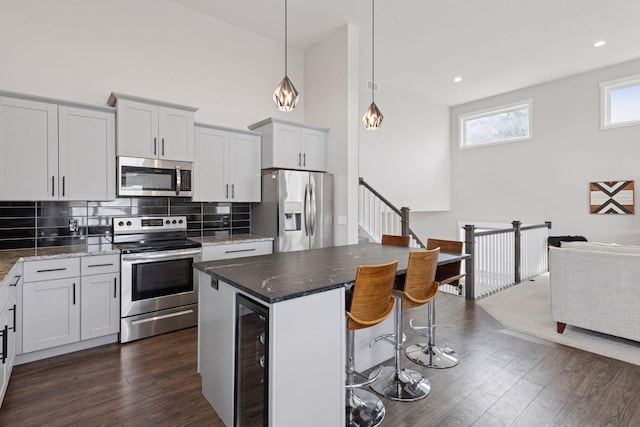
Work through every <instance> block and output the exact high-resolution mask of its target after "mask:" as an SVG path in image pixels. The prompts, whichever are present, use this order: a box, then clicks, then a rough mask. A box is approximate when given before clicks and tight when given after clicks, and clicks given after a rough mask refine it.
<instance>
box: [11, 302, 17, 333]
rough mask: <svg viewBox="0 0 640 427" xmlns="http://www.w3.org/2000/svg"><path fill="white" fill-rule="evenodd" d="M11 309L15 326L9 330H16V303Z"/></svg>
mask: <svg viewBox="0 0 640 427" xmlns="http://www.w3.org/2000/svg"><path fill="white" fill-rule="evenodd" d="M9 311H13V326H12V327H11V328H9V330H11V331H13V332H16V305H15V304H13V308H10V309H9Z"/></svg>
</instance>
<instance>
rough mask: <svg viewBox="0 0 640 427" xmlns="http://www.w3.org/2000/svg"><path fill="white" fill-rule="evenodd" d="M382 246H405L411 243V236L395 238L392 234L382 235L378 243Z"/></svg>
mask: <svg viewBox="0 0 640 427" xmlns="http://www.w3.org/2000/svg"><path fill="white" fill-rule="evenodd" d="M380 243H382V244H383V245H392V246H406V247H409V244H410V243H411V236H395V235H393V234H383V235H382V240H381V241H380Z"/></svg>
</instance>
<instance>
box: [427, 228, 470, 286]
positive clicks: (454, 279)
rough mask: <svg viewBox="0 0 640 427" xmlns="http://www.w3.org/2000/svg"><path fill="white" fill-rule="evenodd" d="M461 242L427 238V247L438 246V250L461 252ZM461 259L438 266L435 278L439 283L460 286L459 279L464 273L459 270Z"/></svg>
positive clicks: (453, 252) (433, 247)
mask: <svg viewBox="0 0 640 427" xmlns="http://www.w3.org/2000/svg"><path fill="white" fill-rule="evenodd" d="M462 246H463V242H460V241H457V240H442V239H427V249H435V248H440V252H449V253H452V254H461V253H462ZM461 264H462V263H461V261H458V262H452V263H451V264H444V265H441V266H439V267H438V270H437V271H436V280H437V281H438V282H440V284H441V285H452V286H458V287H459V286H460V279H461V278H463V277H464V273H461V272H460V267H461Z"/></svg>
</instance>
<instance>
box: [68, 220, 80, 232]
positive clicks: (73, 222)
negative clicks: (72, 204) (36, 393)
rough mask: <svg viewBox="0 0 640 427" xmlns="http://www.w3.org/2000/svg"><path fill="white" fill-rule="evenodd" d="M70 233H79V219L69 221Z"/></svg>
mask: <svg viewBox="0 0 640 427" xmlns="http://www.w3.org/2000/svg"><path fill="white" fill-rule="evenodd" d="M69 231H71V232H72V233H75V232H76V231H78V220H77V219H73V218H72V219H69Z"/></svg>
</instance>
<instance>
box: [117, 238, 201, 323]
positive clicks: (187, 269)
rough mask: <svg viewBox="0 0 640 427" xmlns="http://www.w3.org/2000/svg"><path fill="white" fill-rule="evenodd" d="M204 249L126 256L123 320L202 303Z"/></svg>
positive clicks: (123, 256)
mask: <svg viewBox="0 0 640 427" xmlns="http://www.w3.org/2000/svg"><path fill="white" fill-rule="evenodd" d="M199 260H200V249H188V250H179V251H165V252H145V253H136V254H124V255H122V295H121V309H120V313H121V317H128V316H134V315H137V314H143V313H149V312H154V311H159V310H163V309H168V308H174V307H180V306H184V305H188V304H197V302H198V276H197V275H194V274H193V263H194V262H197V261H199Z"/></svg>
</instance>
